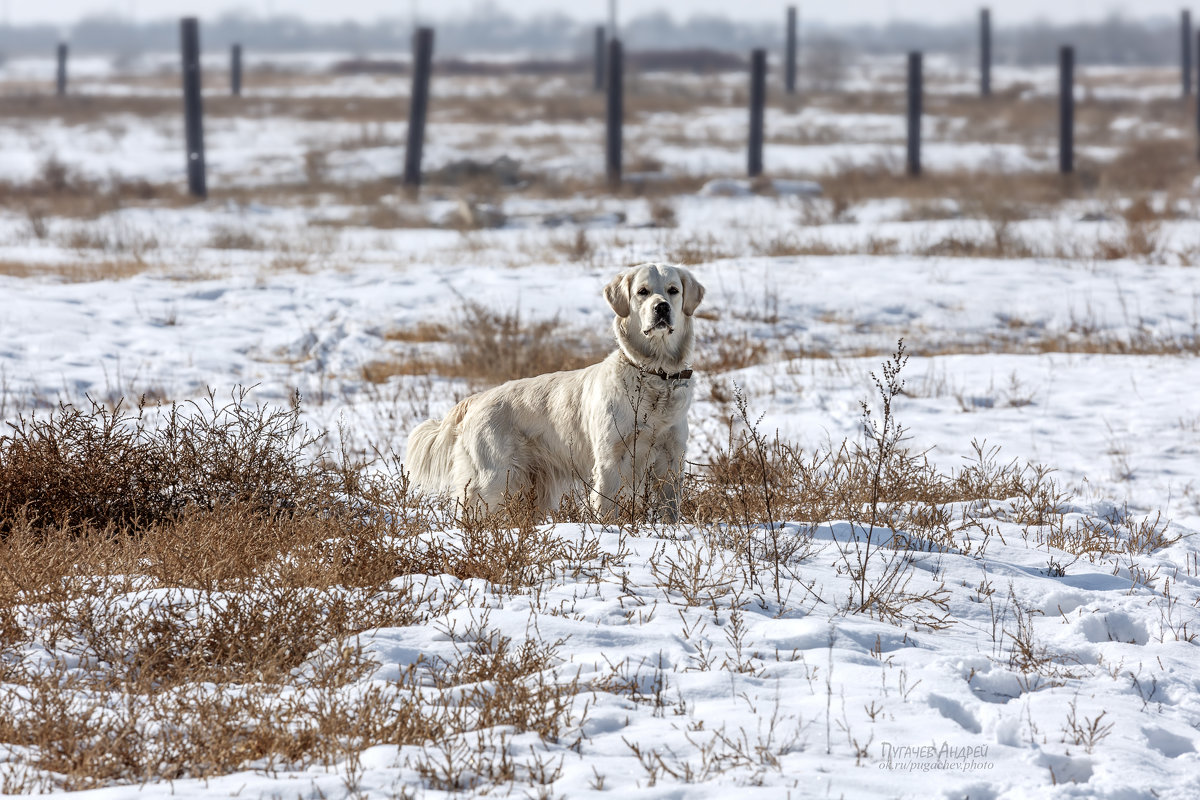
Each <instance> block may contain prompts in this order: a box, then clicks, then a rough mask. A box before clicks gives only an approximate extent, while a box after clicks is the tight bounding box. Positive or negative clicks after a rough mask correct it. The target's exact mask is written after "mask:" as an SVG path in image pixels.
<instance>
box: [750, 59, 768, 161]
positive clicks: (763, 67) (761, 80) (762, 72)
mask: <svg viewBox="0 0 1200 800" xmlns="http://www.w3.org/2000/svg"><path fill="white" fill-rule="evenodd" d="M766 105H767V51H766V50H763V49H761V48H760V49H758V50H754V51H752V52H751V53H750V148H749V154H748V158H747V166H746V172H747V173H748V174H749V175H750V177H751V178H756V177H758V176H759V175H761V174H762V171H763V109H764V108H765V107H766Z"/></svg>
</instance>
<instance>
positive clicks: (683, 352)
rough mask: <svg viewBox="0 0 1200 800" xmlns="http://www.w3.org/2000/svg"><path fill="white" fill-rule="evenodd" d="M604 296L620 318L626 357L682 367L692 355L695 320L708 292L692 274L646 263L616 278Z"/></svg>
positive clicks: (617, 323) (618, 323) (619, 332)
mask: <svg viewBox="0 0 1200 800" xmlns="http://www.w3.org/2000/svg"><path fill="white" fill-rule="evenodd" d="M604 297H605V299H606V300H608V304H609V305H610V306H612V309H613V311H615V312H616V314H617V319H616V320H615V322H614V327H615V329H616V331H617V339H618V341H620V342H621V346H622V348H623V349H626V351H627V352H626V354H627V355H631V356H632V355H636V356H638V358H635V359H634V361H635V363H638V364H646V362H647V361H648V360H650V361H654V362H658V361H660V360H661V361H662V362H663V363H664V364H667V363H670V362H682V361H686V360H687V358H688V357H689V356H690V355H691V348H692V315H693V314H695V313H696V308H697V307H698V306H699V305H700V301H701V300H703V299H704V287H703V286H701V285H700V282H699V281H697V280H696V278H695V276H693V275H692V273H691V272H690V271H688V270H686V269H684V268H683V267H672V266H667V265H665V264H642V265H640V266H637V267H634V268H632V269H629V270H626V271H625V272H622V273H620V274H619V275H617V277H615V278H613V279H612V281H611V282H610V283H609V284H608V285H607V286H605V287H604ZM629 350H633V353H629V352H628V351H629Z"/></svg>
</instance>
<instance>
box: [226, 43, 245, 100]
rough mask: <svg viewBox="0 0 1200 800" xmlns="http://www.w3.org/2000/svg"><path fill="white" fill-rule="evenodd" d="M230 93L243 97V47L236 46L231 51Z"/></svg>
mask: <svg viewBox="0 0 1200 800" xmlns="http://www.w3.org/2000/svg"><path fill="white" fill-rule="evenodd" d="M229 93H230V94H231V95H233V96H234V97H241V96H242V46H241V45H240V44H235V45H234V46H233V47H232V48H230V50H229Z"/></svg>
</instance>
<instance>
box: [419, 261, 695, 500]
mask: <svg viewBox="0 0 1200 800" xmlns="http://www.w3.org/2000/svg"><path fill="white" fill-rule="evenodd" d="M604 296H605V299H607V300H608V303H609V305H611V306H612V309H613V311H614V312H616V317H615V318H614V319H613V325H612V328H613V334H614V335H615V337H616V340H617V349H616V350H615V351H613V353H612V354H610V355H609V356H608V357H607V358H605V359H604V361H602V362H600V363H599V364H594V365H592V366H590V367H585V368H583V369H577V370H572V371H570V372H554V373H550V374H548V375H539V376H537V377H534V378H524V379H522V380H516V381H510V382H509V383H505V384H503V385H501V386H497V387H495V388H493V389H489V390H487V391H485V392H481V393H479V394H477V395H473V396H471V397H468V398H467V399H466V400H463V401H462V402H461V403H459V404H458V405H456V406H455V407H454V408H453V409H451V411H450V413H449V414H447V415H446V416H445V417H444V418H443V419H440V420H429V421H427V422H423V423H421V424H420V425H418V426H417V427H416V429H414V430H413V432H412V433H411V434H410V436H409V439H408V454H407V457H406V467H407V469H408V471H409V474H410V475H411V477H412V479H413V481H414V482H415V483H416V484H417V485H418V486H420V487H421V488H423V489H425V490H426V491H430V492H449V493H452V494H454V495H456V496H458V497H462V498H464V499H466V500H467V501H469V502H482V503H485V504H488V505H495V504H496V503H499V502H500V501H501V500H503V499H504V497H505V495H518V494H522V493H531V494H532V496H533V497H534V498H536V501H537V503H538V505H539V507H541V508H543V509H547V510H549V509H553V508H557V507H558V504H559V502H560V501H561V500H562V498H563V497H564V496H565V495H568V494H570V493H572V492H573V491H575V490H576V489H578V488H583V489H585V490H586V492H587V496H588V499H589V502H590V503H591V505H592V507H593V508H594V509H595V510H596V511H597V513H599V514H600V515H602V516H604V517H612V516H613V515H614V514H615V513H616V511H617V506H618V503H619V504H620V507H621V508H622V509H628V508H629V505H628V502H629V500H630V499H631V498H632V497H633V496H634V495H637V496H641V495H642V494H643V493H646V492H648V493H649V494H650V496H651V497H652V498H653V499H654V501H655V504H656V506H657V510H658V511H659V514H660V515H661V516H662V517H664V518H666V519H675V518H677V517H678V514H679V504H678V488H679V487H678V482H679V476H680V473H681V470H682V467H683V457H684V451H685V449H686V447H687V435H688V425H687V411H688V406H690V405H691V402H692V387H691V382H690V381H688V380H686V379H683V378H678V377H672V376H674V375H675V374H676V373H679V372H680V371H681V370H684V369H685V368H687V365H688V361H689V359H690V358H691V354H692V341H693V338H694V336H693V332H692V315H693V314H694V313H695V311H696V307H697V306H698V305H700V301H701V299H702V298H703V297H704V287H703V286H701V285H700V284H699V283H698V282H697V281H696V279H695V278H694V277H693V276H692V274H691V272H689V271H688V270H686V269H683V268H681V267H671V266H666V265H662V264H643V265H641V266H638V267H634V268H633V269H630V270H628V271H626V272H622V273H621V274H619V275H617V277H616V278H614V279H613V280H612V282H611V283H609V284H608V286H606V287H605V288H604ZM663 304H666V305H665V306H664V305H663ZM668 309H669V310H668ZM664 310H667V313H666V314H665V316H664V315H663V313H662V312H663V311H664ZM660 373H661V374H660ZM664 374H665V375H666V376H667V377H663V375H664Z"/></svg>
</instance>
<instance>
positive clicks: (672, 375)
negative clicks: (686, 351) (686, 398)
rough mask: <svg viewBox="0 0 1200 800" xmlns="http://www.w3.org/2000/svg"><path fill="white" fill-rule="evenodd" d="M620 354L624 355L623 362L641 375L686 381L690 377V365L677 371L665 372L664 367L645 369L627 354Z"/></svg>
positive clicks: (665, 379)
mask: <svg viewBox="0 0 1200 800" xmlns="http://www.w3.org/2000/svg"><path fill="white" fill-rule="evenodd" d="M621 355H622V356H624V358H625V362H626V363H627V364H629V366H631V367H633V368H634V369H636V370H637V371H638V372H640V373H642V374H643V375H657V376H658V377H660V378H662V379H663V380H664V381H686V380H687V379H688V378H690V377H692V369H691V367H689V368H687V369H681V370H679V372H667V371H666V370H665V369H646V368H645V367H643V366H642V365H640V364H638V363H637V362H635V361H634V360H633V359H632V358H630V357H629V356H626V355H625V354H624V353H621Z"/></svg>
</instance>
